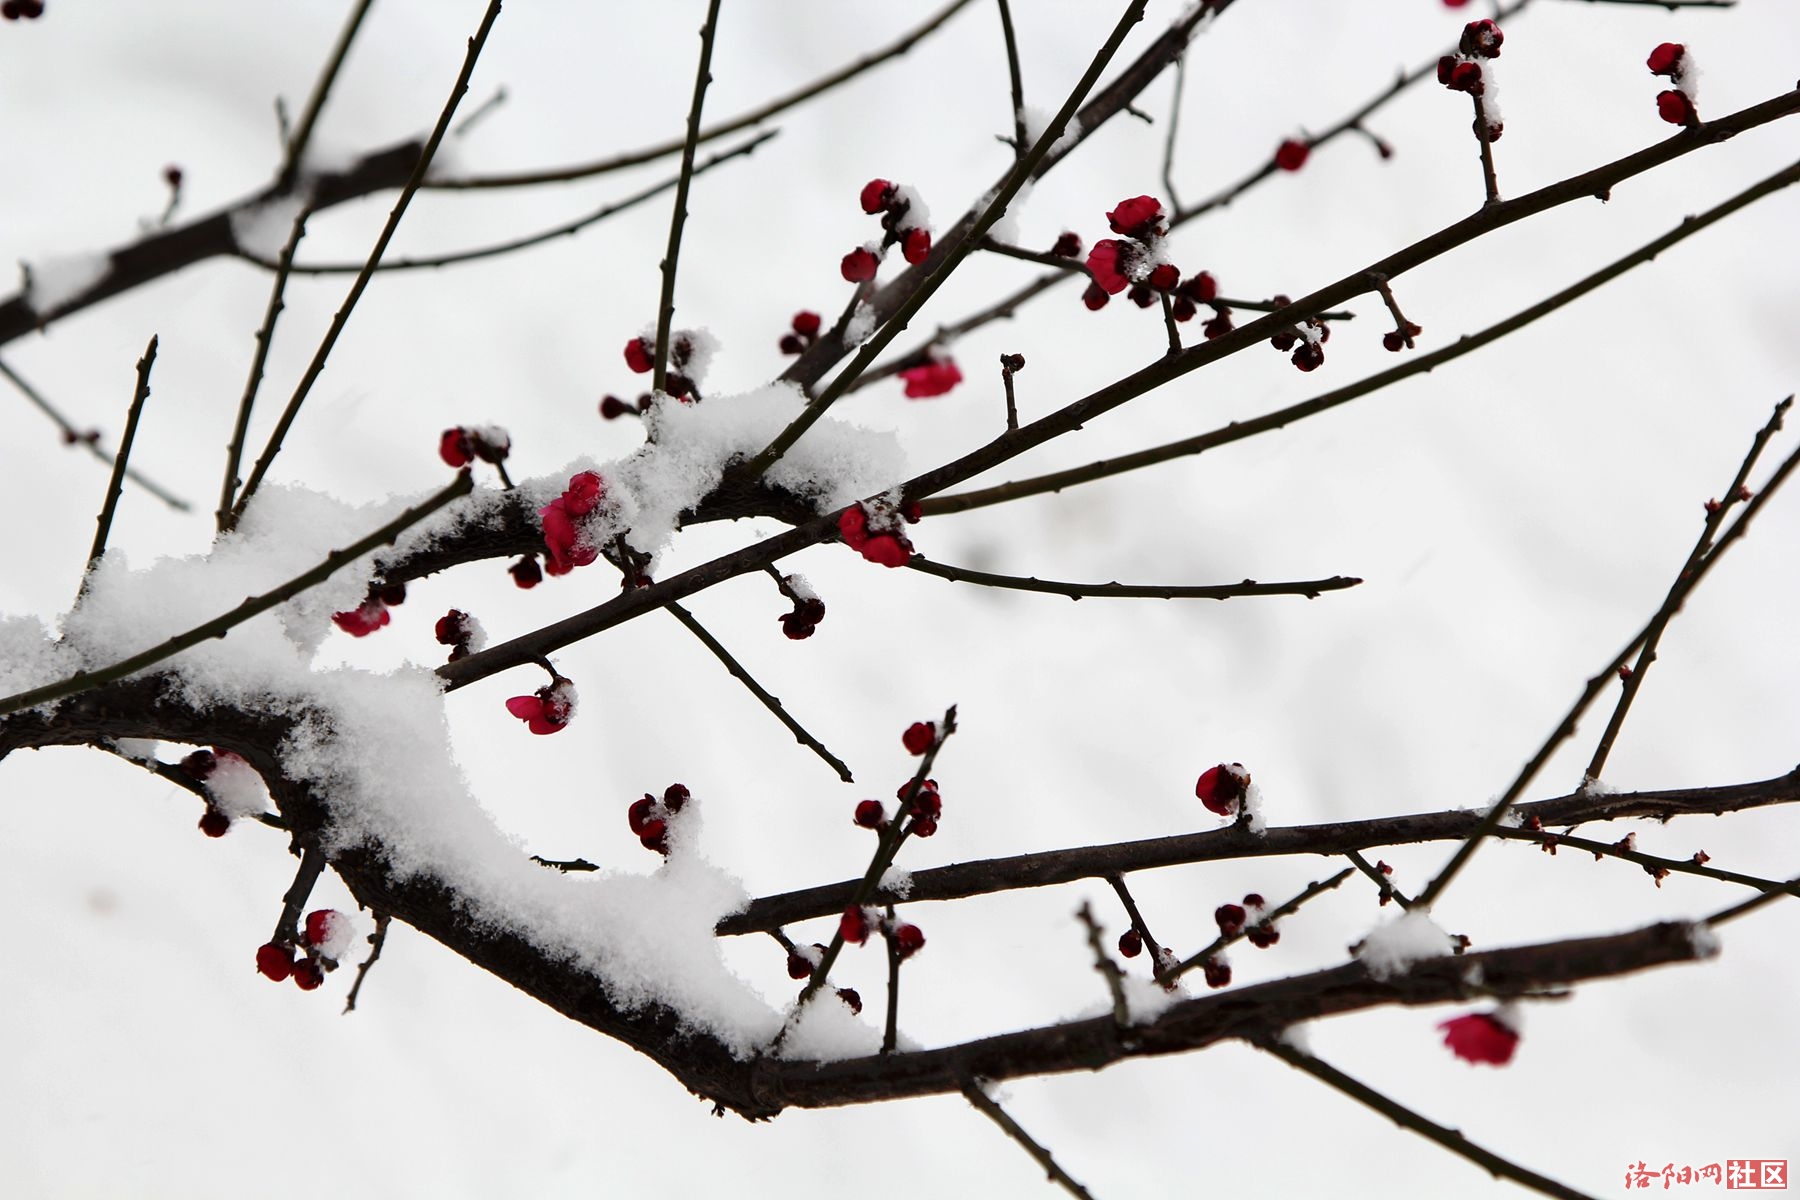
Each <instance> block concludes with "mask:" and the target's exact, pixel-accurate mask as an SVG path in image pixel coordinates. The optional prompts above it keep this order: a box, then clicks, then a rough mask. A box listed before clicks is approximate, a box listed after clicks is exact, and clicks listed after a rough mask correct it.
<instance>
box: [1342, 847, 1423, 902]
mask: <svg viewBox="0 0 1800 1200" xmlns="http://www.w3.org/2000/svg"><path fill="white" fill-rule="evenodd" d="M1344 857H1345V858H1347V859H1349V860H1350V862H1351V864H1352V865H1353V866H1355V867H1356V869H1357V870H1359V871H1361V872H1362V873H1363V874H1364V875H1367V876H1368V877H1369V878H1370V880H1372V881H1373V882H1374V884H1375V886H1376V887H1378V888H1380V889H1381V895H1382V898H1383V899H1384V900H1392V901H1393V902H1394V903H1395V904H1398V905H1399V906H1400V907H1401V908H1411V907H1412V906H1413V902H1412V901H1411V900H1410V899H1408V898H1407V895H1406V893H1405V892H1403V891H1401V890H1400V889H1399V888H1397V887H1395V886H1394V881H1393V880H1391V879H1389V878H1388V877H1387V873H1386V872H1384V871H1383V870H1382V869H1381V868H1380V867H1378V866H1376V865H1375V864H1374V863H1372V862H1370V861H1369V860H1368V859H1366V858H1364V857H1363V856H1362V851H1360V850H1346V851H1344Z"/></svg>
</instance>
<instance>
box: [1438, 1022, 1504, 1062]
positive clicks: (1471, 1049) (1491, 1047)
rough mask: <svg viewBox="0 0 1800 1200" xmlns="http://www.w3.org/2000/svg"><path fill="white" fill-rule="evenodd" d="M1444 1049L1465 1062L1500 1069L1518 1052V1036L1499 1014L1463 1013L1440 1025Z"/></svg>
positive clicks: (1439, 1023)
mask: <svg viewBox="0 0 1800 1200" xmlns="http://www.w3.org/2000/svg"><path fill="white" fill-rule="evenodd" d="M1438 1028H1439V1029H1441V1030H1443V1031H1444V1045H1446V1046H1448V1047H1450V1052H1451V1053H1452V1054H1454V1055H1456V1057H1458V1058H1460V1059H1462V1060H1463V1061H1464V1062H1471V1063H1487V1064H1489V1065H1491V1066H1496V1067H1503V1066H1505V1065H1506V1064H1507V1063H1509V1062H1511V1061H1512V1056H1513V1051H1515V1050H1517V1049H1518V1048H1519V1034H1518V1031H1516V1030H1514V1029H1513V1028H1512V1027H1511V1026H1510V1025H1508V1024H1507V1023H1506V1022H1505V1021H1504V1020H1503V1019H1502V1018H1501V1017H1500V1014H1499V1013H1466V1014H1464V1015H1463V1016H1460V1017H1451V1018H1450V1019H1449V1020H1448V1021H1439V1022H1438Z"/></svg>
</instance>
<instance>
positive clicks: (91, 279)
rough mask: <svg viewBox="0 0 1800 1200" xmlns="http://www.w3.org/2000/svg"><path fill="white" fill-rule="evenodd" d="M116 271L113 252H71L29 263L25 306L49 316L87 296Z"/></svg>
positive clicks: (27, 266)
mask: <svg viewBox="0 0 1800 1200" xmlns="http://www.w3.org/2000/svg"><path fill="white" fill-rule="evenodd" d="M111 270H112V255H110V254H106V253H100V254H70V255H65V256H62V257H58V258H44V259H39V260H38V261H37V262H34V263H27V264H25V278H26V285H25V306H26V307H27V308H29V309H31V311H32V312H34V313H36V314H37V315H38V316H40V317H46V316H49V315H50V314H51V313H54V312H56V311H57V310H58V309H61V308H63V307H64V306H65V305H68V304H70V303H72V302H73V301H75V300H79V299H80V298H81V297H82V296H85V295H86V294H87V293H88V292H89V291H90V290H91V289H92V288H93V286H94V285H95V284H97V283H99V282H100V281H101V280H102V279H105V278H106V275H107V272H109V271H111Z"/></svg>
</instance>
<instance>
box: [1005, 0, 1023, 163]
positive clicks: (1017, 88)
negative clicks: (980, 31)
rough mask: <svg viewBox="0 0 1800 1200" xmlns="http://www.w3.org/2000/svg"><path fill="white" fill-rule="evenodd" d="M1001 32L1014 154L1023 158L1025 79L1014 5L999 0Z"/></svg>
mask: <svg viewBox="0 0 1800 1200" xmlns="http://www.w3.org/2000/svg"><path fill="white" fill-rule="evenodd" d="M998 3H999V7H1000V34H1001V37H1002V39H1003V40H1004V41H1005V42H1006V79H1007V83H1008V84H1009V85H1010V86H1011V88H1012V119H1013V154H1014V156H1016V157H1020V158H1023V157H1024V155H1025V150H1026V147H1027V145H1028V143H1027V141H1026V136H1027V135H1026V133H1025V81H1024V78H1023V77H1022V76H1021V75H1020V73H1019V42H1018V39H1017V38H1015V37H1014V36H1013V23H1012V6H1011V5H1010V4H1008V3H1007V0H998Z"/></svg>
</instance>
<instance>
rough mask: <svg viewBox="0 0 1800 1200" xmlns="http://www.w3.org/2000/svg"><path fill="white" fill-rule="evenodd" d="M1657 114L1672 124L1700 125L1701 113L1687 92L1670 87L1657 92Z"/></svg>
mask: <svg viewBox="0 0 1800 1200" xmlns="http://www.w3.org/2000/svg"><path fill="white" fill-rule="evenodd" d="M1656 115H1657V116H1659V117H1661V118H1662V119H1663V120H1665V121H1667V122H1668V123H1669V124H1671V125H1698V124H1699V123H1700V113H1699V111H1698V110H1697V109H1695V108H1694V101H1693V98H1692V97H1690V96H1689V95H1688V94H1687V93H1686V92H1681V91H1676V90H1675V89H1673V88H1670V89H1669V90H1668V91H1666V92H1658V93H1657V94H1656Z"/></svg>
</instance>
